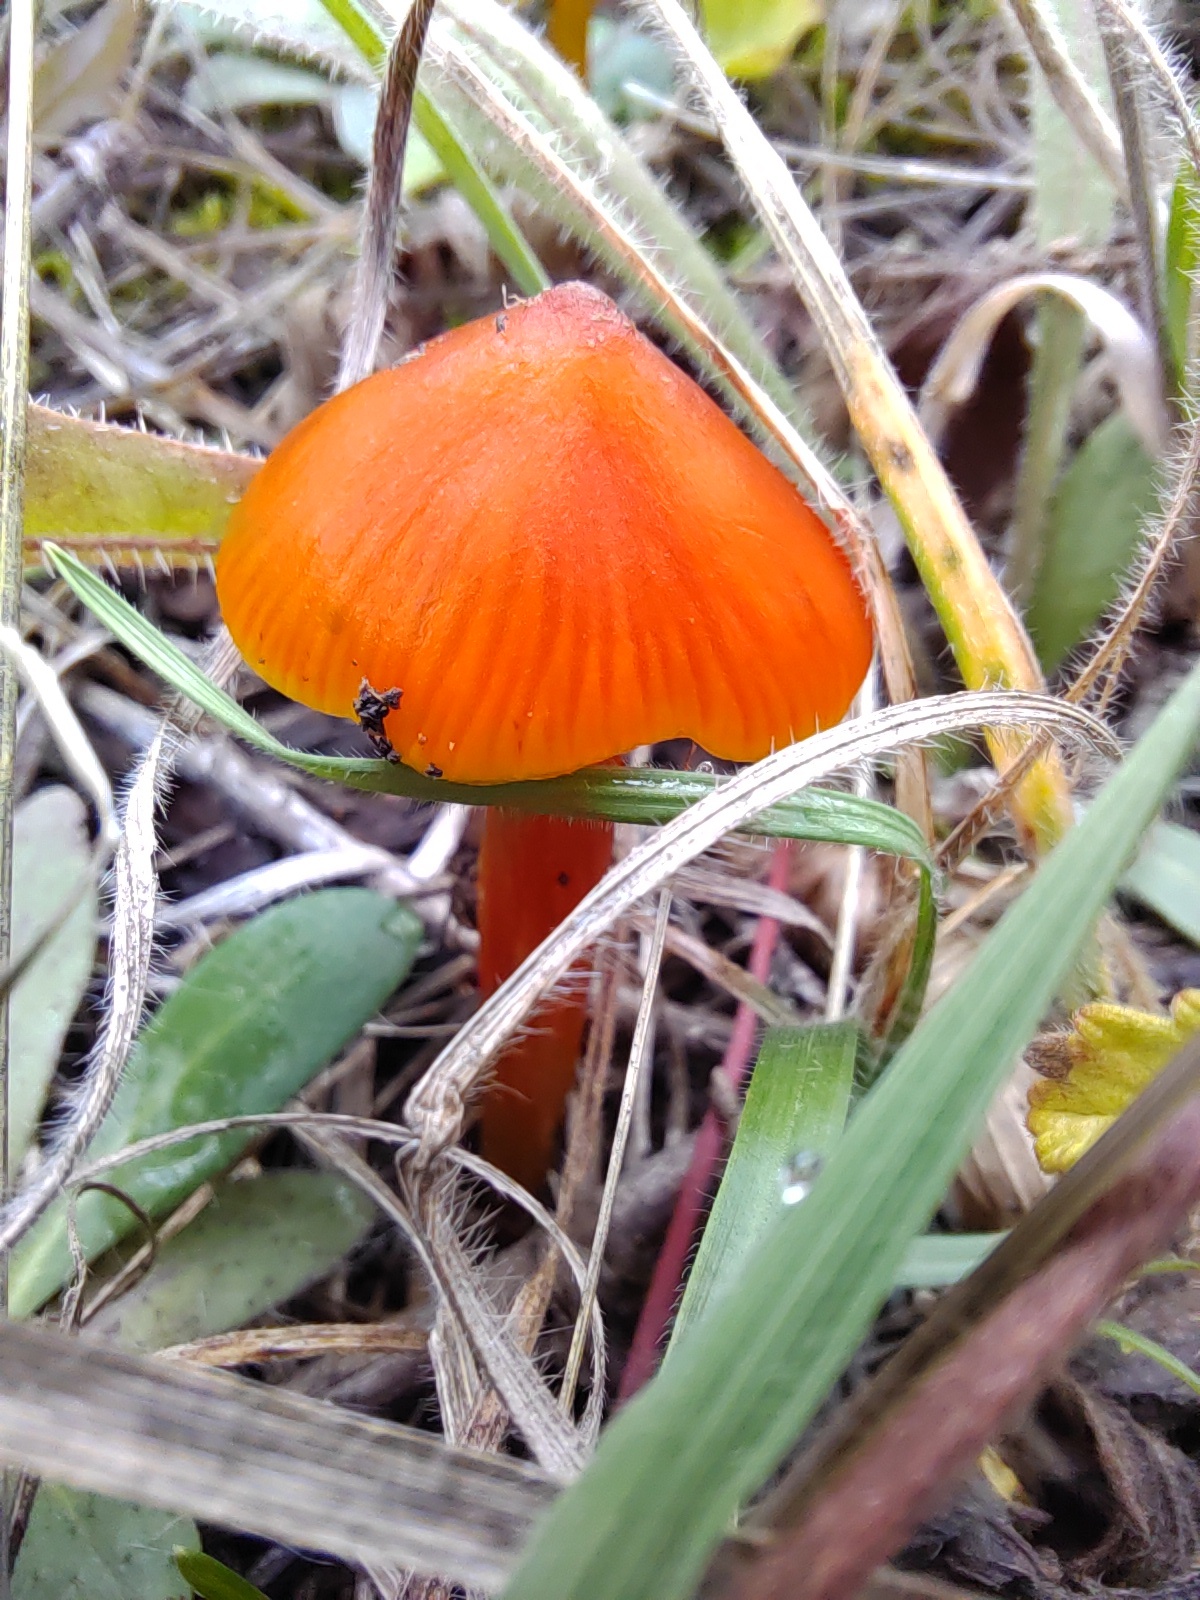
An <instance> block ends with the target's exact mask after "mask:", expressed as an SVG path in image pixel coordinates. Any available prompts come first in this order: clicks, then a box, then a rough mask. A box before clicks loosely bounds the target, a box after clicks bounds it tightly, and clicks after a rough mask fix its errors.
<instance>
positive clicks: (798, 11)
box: [700, 0, 825, 78]
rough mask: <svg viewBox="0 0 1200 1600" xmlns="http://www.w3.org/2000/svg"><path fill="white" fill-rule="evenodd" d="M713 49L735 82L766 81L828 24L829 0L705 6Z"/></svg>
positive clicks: (723, 1)
mask: <svg viewBox="0 0 1200 1600" xmlns="http://www.w3.org/2000/svg"><path fill="white" fill-rule="evenodd" d="M700 15H701V18H702V20H703V23H704V37H705V38H706V39H707V40H708V47H709V49H710V50H711V51H712V53H713V55H714V56H716V58H717V60H718V61H719V62H720V63H721V65H722V67H724V69H725V71H726V72H727V73H728V74H729V75H730V77H731V78H765V77H767V76H768V75H769V74H770V73H772V72H774V71H775V70H776V68H778V67H781V66H782V65H783V63H784V62H785V61H786V60H787V59H788V57H789V56H790V55H791V53H792V51H793V50H794V49H795V48H796V44H797V42H798V41H799V39H800V37H801V35H802V34H805V33H807V32H808V31H809V29H810V28H815V27H816V26H817V24H818V23H819V22H821V21H822V20H823V19H824V16H825V5H824V0H701V6H700Z"/></svg>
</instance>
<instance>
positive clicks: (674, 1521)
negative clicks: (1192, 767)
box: [506, 668, 1200, 1600]
mask: <svg viewBox="0 0 1200 1600" xmlns="http://www.w3.org/2000/svg"><path fill="white" fill-rule="evenodd" d="M1198 730H1200V668H1196V669H1194V670H1193V671H1192V673H1191V675H1190V676H1189V677H1188V679H1187V680H1186V681H1185V683H1184V684H1183V685H1182V686H1181V688H1180V689H1179V690H1178V691H1177V692H1176V694H1175V695H1174V696H1173V697H1172V699H1171V700H1170V701H1169V702H1168V704H1167V705H1166V706H1165V707H1164V709H1163V711H1162V712H1161V713H1160V714H1159V716H1158V718H1157V719H1156V721H1155V723H1154V724H1153V726H1152V727H1151V728H1150V730H1149V732H1148V733H1147V734H1146V735H1145V736H1144V738H1143V739H1142V740H1141V741H1140V743H1139V744H1138V746H1137V748H1136V749H1135V750H1134V751H1133V753H1132V754H1131V755H1130V757H1129V759H1128V760H1127V761H1126V762H1125V763H1124V765H1123V766H1122V767H1121V768H1120V769H1119V770H1118V772H1117V773H1116V774H1115V776H1114V777H1113V778H1111V779H1110V781H1109V782H1108V784H1107V785H1106V786H1105V788H1104V789H1103V790H1102V792H1101V793H1100V795H1099V797H1098V798H1097V799H1096V801H1095V802H1094V804H1093V805H1092V806H1091V808H1090V810H1089V811H1088V813H1087V815H1086V816H1085V818H1084V820H1083V822H1082V823H1081V824H1080V826H1079V827H1078V828H1076V829H1075V830H1074V831H1073V832H1071V833H1069V834H1068V835H1067V836H1066V838H1065V839H1064V840H1063V841H1062V843H1061V844H1059V845H1058V846H1057V848H1056V849H1055V850H1054V851H1053V852H1052V854H1051V855H1050V856H1049V857H1048V858H1047V859H1046V861H1045V862H1044V863H1043V864H1042V866H1041V867H1040V868H1039V870H1038V873H1037V876H1036V878H1035V879H1034V881H1033V883H1032V885H1031V886H1030V888H1029V889H1028V890H1027V891H1026V892H1025V894H1024V895H1023V896H1022V898H1021V899H1020V900H1019V901H1018V902H1017V904H1016V905H1015V906H1014V907H1012V909H1011V910H1010V911H1009V912H1008V913H1007V914H1006V916H1005V917H1004V918H1003V919H1002V921H1001V922H1000V923H999V924H998V925H997V927H996V928H995V930H994V931H993V932H992V934H991V935H990V937H989V938H988V940H987V942H986V943H985V945H984V946H983V948H982V949H981V951H980V953H979V955H978V956H977V957H976V959H975V961H974V962H973V963H972V965H971V966H970V967H969V968H968V970H967V971H966V973H965V974H964V975H963V977H962V978H961V979H960V980H959V982H958V983H957V984H956V985H955V986H954V988H953V989H952V990H951V991H950V992H949V993H948V994H947V995H946V996H945V997H944V998H943V999H942V1000H941V1001H939V1003H938V1004H937V1005H936V1006H935V1007H934V1008H933V1010H932V1011H930V1012H929V1013H928V1015H927V1016H926V1017H925V1018H924V1019H923V1021H922V1022H921V1024H920V1025H919V1026H918V1028H917V1029H916V1031H915V1032H914V1033H913V1034H912V1036H911V1038H910V1039H909V1040H908V1042H907V1044H906V1045H904V1047H903V1048H902V1049H901V1050H900V1052H899V1053H898V1055H897V1056H896V1058H895V1060H894V1061H893V1062H892V1064H891V1066H890V1067H889V1069H888V1071H887V1072H886V1074H885V1075H884V1077H883V1078H882V1079H881V1080H880V1082H879V1083H878V1084H877V1085H876V1087H875V1088H874V1089H873V1090H872V1091H871V1093H870V1094H869V1095H868V1096H867V1097H866V1099H865V1100H864V1101H863V1102H862V1104H861V1107H860V1109H859V1110H858V1111H857V1112H856V1113H855V1115H854V1117H853V1118H852V1120H851V1122H850V1125H849V1127H848V1129H847V1131H846V1133H845V1135H844V1136H843V1138H842V1140H841V1141H840V1143H839V1144H838V1146H837V1149H836V1150H835V1151H834V1153H833V1155H832V1156H831V1157H830V1160H829V1163H828V1165H827V1166H826V1168H825V1171H824V1172H823V1174H822V1175H821V1177H820V1178H818V1180H817V1183H816V1185H815V1187H814V1189H813V1191H812V1193H811V1195H809V1197H808V1198H807V1199H806V1200H805V1201H804V1202H803V1204H801V1205H797V1206H794V1207H791V1208H790V1209H788V1210H786V1211H785V1212H784V1214H783V1215H782V1216H781V1217H779V1218H778V1219H777V1221H776V1222H774V1223H773V1224H772V1225H771V1228H770V1230H769V1231H768V1233H767V1234H766V1236H765V1238H764V1239H763V1241H762V1243H761V1244H760V1245H759V1246H758V1248H757V1249H755V1250H754V1251H753V1253H752V1254H751V1255H750V1256H749V1257H748V1259H747V1260H746V1262H745V1264H744V1267H743V1269H742V1271H741V1273H740V1274H739V1275H738V1277H737V1279H736V1281H735V1282H734V1284H733V1285H732V1286H731V1289H730V1292H729V1293H728V1294H726V1295H723V1296H722V1297H721V1298H720V1299H719V1300H718V1301H717V1302H716V1303H715V1304H713V1305H712V1306H710V1307H709V1310H708V1314H707V1315H706V1316H705V1318H704V1320H703V1322H700V1323H698V1324H697V1325H696V1326H695V1327H694V1328H693V1330H692V1332H691V1335H690V1337H689V1338H688V1339H687V1340H686V1342H684V1343H682V1344H681V1345H680V1347H679V1350H678V1352H677V1353H676V1355H675V1358H674V1359H673V1360H672V1361H671V1362H670V1363H669V1364H668V1365H667V1366H665V1367H664V1368H663V1370H662V1372H661V1373H660V1374H659V1376H658V1377H657V1378H656V1379H655V1380H654V1381H653V1382H652V1383H651V1384H649V1385H648V1386H647V1388H646V1389H644V1390H643V1391H642V1393H641V1394H640V1395H638V1396H637V1398H636V1399H635V1400H633V1401H631V1402H630V1404H629V1405H628V1406H627V1407H626V1408H625V1410H623V1411H621V1412H620V1413H619V1414H618V1415H617V1417H616V1418H615V1420H614V1421H613V1422H612V1423H611V1425H610V1426H609V1428H608V1430H607V1432H606V1433H605V1434H603V1435H602V1436H601V1439H600V1444H599V1448H598V1450H597V1452H596V1455H595V1457H594V1459H593V1461H592V1463H591V1465H590V1466H589V1467H588V1468H587V1469H586V1471H585V1472H584V1473H583V1476H582V1477H581V1478H579V1479H578V1480H577V1482H576V1483H574V1484H572V1485H571V1486H570V1487H569V1488H568V1489H567V1490H566V1491H565V1493H564V1494H563V1496H562V1497H561V1499H559V1500H558V1501H557V1502H556V1504H555V1505H554V1506H553V1507H552V1509H551V1511H550V1513H549V1515H548V1516H547V1518H546V1520H545V1521H544V1522H543V1523H542V1524H541V1526H540V1529H539V1531H538V1532H537V1533H536V1534H535V1536H534V1539H533V1541H532V1543H531V1545H530V1547H529V1549H528V1551H527V1553H526V1556H525V1558H524V1560H523V1562H522V1564H521V1566H520V1568H519V1569H518V1572H517V1574H516V1575H515V1577H514V1578H513V1580H512V1582H511V1584H510V1587H509V1589H508V1590H507V1591H506V1592H507V1593H508V1594H509V1595H511V1596H512V1597H513V1600H516V1597H517V1596H519V1597H520V1600H683V1597H684V1596H686V1595H689V1594H691V1593H692V1590H693V1588H694V1586H695V1584H696V1582H697V1581H698V1579H699V1577H700V1574H701V1572H702V1570H703V1568H704V1565H705V1562H706V1560H707V1559H708V1557H709V1556H710V1554H711V1553H712V1551H713V1549H714V1547H715V1546H716V1544H717V1543H718V1541H719V1540H720V1539H721V1538H722V1536H723V1535H724V1534H725V1532H726V1531H727V1529H728V1527H729V1525H730V1521H731V1518H732V1517H733V1515H734V1514H735V1512H736V1510H737V1508H738V1507H739V1505H741V1504H742V1503H743V1502H744V1501H745V1500H746V1499H747V1497H748V1496H749V1495H750V1494H752V1493H753V1492H754V1491H755V1490H756V1489H758V1488H759V1487H761V1485H762V1483H763V1482H764V1481H765V1479H766V1478H767V1477H768V1476H769V1474H770V1473H771V1472H772V1471H773V1470H774V1469H775V1467H776V1466H777V1465H778V1463H779V1462H780V1460H781V1459H782V1457H783V1456H784V1455H785V1454H786V1453H787V1451H788V1450H789V1449H790V1448H791V1447H792V1446H793V1445H794V1443H795V1441H796V1440H797V1438H798V1437H799V1436H800V1434H801V1432H802V1431H803V1429H804V1428H805V1427H806V1426H807V1424H808V1423H809V1422H810V1421H811V1420H812V1417H813V1415H814V1413H815V1411H816V1409H817V1407H818V1406H819V1405H820V1404H821V1402H822V1400H823V1399H824V1398H825V1396H826V1395H827V1393H828V1392H829V1389H830V1387H831V1385H832V1384H833V1383H834V1382H835V1380H836V1379H837V1377H838V1374H839V1373H840V1372H841V1371H842V1370H843V1369H844V1368H845V1365H846V1363H847V1361H848V1360H849V1359H850V1357H851V1356H852V1354H853V1352H854V1350H855V1349H856V1347H857V1346H858V1344H859V1343H860V1341H861V1340H862V1338H863V1335H864V1333H865V1332H866V1330H867V1328H868V1327H869V1325H870V1322H871V1319H872V1318H873V1317H874V1315H875V1313H876V1312H877V1310H878V1308H879V1306H880V1304H881V1303H882V1302H883V1300H884V1299H885V1298H886V1296H887V1294H888V1293H889V1292H890V1289H891V1285H892V1283H893V1282H894V1280H895V1277H896V1273H897V1271H898V1269H899V1267H900V1264H901V1262H902V1260H903V1258H904V1253H905V1250H906V1249H907V1247H908V1244H909V1241H910V1240H911V1239H912V1238H913V1237H914V1236H915V1235H916V1234H917V1233H918V1232H919V1231H920V1230H921V1228H922V1227H924V1225H925V1224H926V1222H927V1221H928V1219H929V1217H930V1216H931V1215H932V1214H933V1211H934V1210H935V1208H936V1206H937V1205H938V1203H939V1201H940V1200H941V1198H942V1196H943V1195H944V1193H945V1191H946V1186H947V1184H948V1183H949V1181H950V1178H951V1176H952V1175H953V1173H954V1170H955V1168H956V1167H957V1165H958V1163H959V1161H960V1160H961V1159H962V1157H963V1155H964V1154H965V1153H966V1150H967V1148H968V1146H969V1144H970V1140H971V1137H972V1135H973V1133H974V1130H975V1128H976V1127H977V1125H978V1122H979V1119H980V1118H981V1117H982V1115H983V1113H984V1111H985V1109H986V1107H987V1105H988V1103H989V1101H990V1099H991V1097H992V1095H993V1094H994V1092H995V1090H996V1088H997V1087H998V1085H999V1084H1000V1083H1001V1082H1002V1081H1003V1079H1004V1076H1005V1074H1006V1073H1007V1072H1009V1071H1010V1070H1011V1067H1012V1063H1013V1061H1014V1060H1015V1059H1016V1057H1017V1055H1018V1053H1019V1051H1020V1050H1021V1049H1022V1048H1023V1047H1024V1046H1025V1045H1026V1044H1027V1043H1028V1041H1029V1039H1030V1037H1031V1036H1032V1034H1033V1033H1034V1031H1035V1029H1036V1028H1037V1026H1038V1023H1039V1022H1040V1021H1041V1018H1042V1016H1043V1014H1044V1012H1045V1010H1046V1008H1047V1006H1048V1005H1049V1004H1050V1002H1051V1000H1052V999H1053V997H1054V995H1055V993H1056V992H1057V990H1058V989H1059V986H1060V985H1061V983H1062V982H1063V980H1064V978H1065V977H1066V975H1067V973H1068V972H1069V971H1070V969H1071V966H1072V963H1073V962H1074V961H1075V959H1076V956H1077V953H1078V951H1079V949H1080V948H1081V946H1082V945H1083V943H1084V941H1085V940H1086V939H1087V937H1088V934H1089V933H1090V931H1091V928H1092V926H1093V924H1094V922H1095V919H1096V917H1097V916H1098V915H1099V914H1100V912H1101V911H1102V910H1103V908H1104V905H1105V903H1106V901H1107V899H1108V897H1109V895H1110V894H1111V893H1112V890H1113V888H1114V886H1115V884H1116V881H1117V879H1118V877H1119V876H1120V873H1121V869H1122V866H1123V865H1124V863H1125V861H1126V860H1127V859H1128V856H1129V855H1130V853H1131V851H1132V850H1133V849H1134V847H1135V846H1136V844H1137V841H1138V839H1139V838H1140V837H1141V835H1142V833H1143V832H1144V830H1145V829H1146V827H1147V826H1148V825H1149V823H1150V821H1151V820H1152V818H1153V816H1154V814H1155V812H1156V810H1157V809H1158V806H1159V804H1160V803H1161V800H1162V797H1163V795H1164V794H1165V793H1166V791H1167V789H1168V787H1169V786H1170V784H1171V781H1172V779H1173V777H1174V775H1175V773H1176V772H1177V771H1178V769H1179V767H1180V766H1181V765H1182V763H1183V762H1184V760H1185V759H1186V757H1187V755H1188V753H1189V751H1190V750H1191V749H1192V747H1193V745H1194V744H1195V742H1196V737H1197V731H1198Z"/></svg>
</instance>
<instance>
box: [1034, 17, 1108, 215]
mask: <svg viewBox="0 0 1200 1600" xmlns="http://www.w3.org/2000/svg"><path fill="white" fill-rule="evenodd" d="M1008 8H1009V10H1010V11H1011V12H1012V15H1013V16H1014V17H1015V18H1016V20H1017V23H1018V25H1019V27H1020V29H1021V32H1022V33H1023V34H1024V35H1025V39H1026V41H1027V43H1028V45H1029V48H1030V51H1031V52H1032V54H1033V58H1034V60H1035V61H1036V62H1037V64H1038V66H1039V67H1040V68H1041V70H1042V74H1043V76H1044V77H1045V79H1046V84H1047V87H1048V88H1049V90H1050V93H1051V94H1052V95H1053V96H1054V98H1055V100H1056V101H1057V103H1058V107H1059V109H1060V110H1061V111H1062V113H1063V115H1064V116H1065V117H1066V119H1067V121H1068V122H1069V123H1070V124H1071V126H1072V127H1073V128H1074V130H1075V132H1076V134H1077V135H1078V136H1079V139H1080V141H1081V143H1082V144H1083V145H1084V146H1085V147H1086V149H1087V150H1089V151H1090V152H1091V154H1092V156H1093V157H1094V158H1095V160H1096V161H1097V163H1098V164H1099V166H1100V170H1101V171H1102V172H1103V173H1104V175H1105V177H1106V178H1107V179H1108V181H1109V182H1110V183H1111V184H1112V186H1113V188H1114V189H1115V190H1116V192H1117V194H1118V195H1119V196H1120V197H1121V199H1122V200H1124V201H1125V202H1126V203H1127V204H1128V201H1129V191H1128V183H1127V180H1126V174H1125V160H1124V155H1123V152H1122V149H1121V137H1120V135H1119V134H1118V132H1117V130H1116V128H1115V127H1114V126H1113V122H1112V118H1111V117H1110V116H1109V114H1108V112H1107V111H1106V110H1105V109H1104V107H1103V106H1102V105H1101V104H1100V101H1099V100H1098V99H1097V98H1096V94H1095V91H1094V90H1093V89H1092V86H1091V84H1090V83H1088V81H1087V79H1086V78H1085V77H1084V76H1083V74H1082V73H1081V72H1080V71H1079V70H1078V68H1077V67H1076V65H1075V63H1074V62H1073V61H1072V60H1071V54H1070V51H1069V50H1068V49H1067V46H1066V42H1065V41H1064V39H1063V37H1062V35H1061V34H1060V33H1059V30H1058V27H1057V26H1056V24H1055V21H1054V18H1053V17H1052V16H1049V15H1047V11H1046V7H1045V5H1044V4H1043V3H1042V0H1008Z"/></svg>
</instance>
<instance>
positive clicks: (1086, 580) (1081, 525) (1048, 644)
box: [1028, 411, 1156, 670]
mask: <svg viewBox="0 0 1200 1600" xmlns="http://www.w3.org/2000/svg"><path fill="white" fill-rule="evenodd" d="M1155 504H1156V494H1155V469H1154V464H1153V463H1152V462H1151V460H1150V458H1149V457H1148V456H1147V455H1146V452H1145V450H1144V449H1143V448H1142V445H1141V443H1140V442H1139V440H1138V438H1137V436H1136V434H1135V433H1134V432H1133V429H1132V427H1131V426H1130V424H1129V420H1128V418H1127V417H1126V415H1125V413H1124V412H1123V411H1118V412H1114V413H1113V415H1112V416H1110V417H1106V418H1105V420H1104V421H1103V422H1102V423H1101V424H1100V426H1099V427H1098V428H1096V429H1095V430H1094V431H1093V432H1092V433H1091V434H1089V435H1088V437H1087V439H1086V440H1085V441H1084V443H1083V445H1082V446H1081V448H1080V449H1079V451H1078V452H1077V453H1076V455H1075V457H1074V458H1073V460H1072V461H1071V464H1070V466H1069V467H1068V468H1067V470H1066V471H1065V472H1064V473H1063V475H1062V479H1061V481H1060V482H1059V485H1058V489H1057V491H1056V492H1055V495H1054V500H1053V503H1052V505H1051V507H1050V515H1049V521H1048V523H1047V526H1046V533H1045V543H1044V548H1043V553H1042V562H1041V567H1040V569H1039V571H1038V574H1037V580H1036V583H1035V587H1034V592H1033V597H1032V599H1031V601H1030V605H1029V613H1028V622H1029V629H1030V632H1031V633H1032V634H1033V637H1034V641H1035V643H1036V644H1037V648H1038V655H1039V656H1040V657H1041V659H1042V664H1043V665H1044V666H1045V667H1046V668H1047V670H1050V669H1053V668H1054V667H1056V666H1058V665H1059V663H1060V662H1061V661H1062V660H1063V657H1064V656H1066V655H1067V653H1068V652H1069V651H1070V650H1072V649H1073V648H1074V647H1075V646H1076V645H1077V644H1079V642H1080V641H1081V640H1082V639H1083V638H1084V637H1085V636H1086V634H1087V633H1088V631H1089V630H1090V629H1091V628H1092V627H1093V626H1094V625H1095V623H1096V622H1098V621H1099V619H1100V617H1101V616H1102V615H1103V614H1104V612H1105V611H1106V610H1107V609H1108V607H1109V606H1110V605H1111V604H1112V603H1113V601H1114V600H1115V599H1116V598H1117V595H1118V594H1119V593H1120V589H1121V584H1122V581H1123V580H1124V578H1125V577H1126V576H1127V574H1128V572H1129V569H1130V567H1131V566H1132V564H1133V562H1134V560H1135V559H1136V556H1137V552H1138V547H1139V545H1140V543H1141V533H1142V522H1143V520H1144V519H1145V518H1146V517H1147V516H1148V515H1149V514H1150V513H1151V512H1152V511H1153V509H1154V507H1155Z"/></svg>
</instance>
